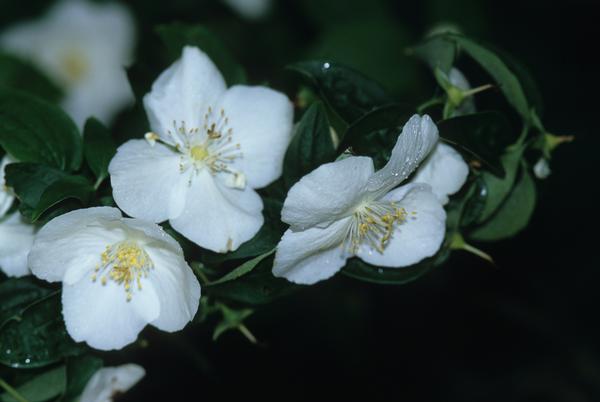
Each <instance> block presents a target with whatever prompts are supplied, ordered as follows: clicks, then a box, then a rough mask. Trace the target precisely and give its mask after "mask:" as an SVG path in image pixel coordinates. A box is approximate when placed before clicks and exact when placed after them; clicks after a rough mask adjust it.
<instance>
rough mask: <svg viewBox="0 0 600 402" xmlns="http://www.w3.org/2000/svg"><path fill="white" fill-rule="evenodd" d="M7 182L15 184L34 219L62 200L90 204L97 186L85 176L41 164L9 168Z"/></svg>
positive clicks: (30, 216)
mask: <svg viewBox="0 0 600 402" xmlns="http://www.w3.org/2000/svg"><path fill="white" fill-rule="evenodd" d="M6 184H7V185H8V186H9V187H12V188H13V190H14V191H15V193H16V194H17V197H19V199H20V200H21V202H22V204H23V205H24V208H22V212H27V214H28V217H29V218H31V220H32V221H36V220H37V219H38V218H39V217H40V216H41V215H42V214H43V213H44V212H45V211H46V210H48V209H49V208H50V207H52V206H54V205H56V204H58V203H59V202H61V201H63V200H66V199H70V198H74V199H77V200H79V201H81V202H82V203H83V204H86V203H87V202H88V200H89V197H90V195H91V194H92V193H93V191H94V189H93V187H92V186H91V185H90V183H89V182H88V181H87V179H86V178H84V177H83V176H74V175H70V174H67V173H65V172H63V171H61V170H58V169H54V168H50V167H48V166H44V165H40V164H37V163H12V164H10V165H8V166H7V167H6Z"/></svg>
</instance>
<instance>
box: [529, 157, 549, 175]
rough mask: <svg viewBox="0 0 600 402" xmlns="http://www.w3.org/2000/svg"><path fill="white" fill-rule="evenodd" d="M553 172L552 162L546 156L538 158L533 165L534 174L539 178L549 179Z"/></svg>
mask: <svg viewBox="0 0 600 402" xmlns="http://www.w3.org/2000/svg"><path fill="white" fill-rule="evenodd" d="M551 173H552V170H550V164H549V163H548V160H547V159H546V158H540V159H538V161H537V162H536V164H535V165H534V166H533V174H535V177H537V178H538V179H542V180H543V179H547V178H548V176H550V174H551Z"/></svg>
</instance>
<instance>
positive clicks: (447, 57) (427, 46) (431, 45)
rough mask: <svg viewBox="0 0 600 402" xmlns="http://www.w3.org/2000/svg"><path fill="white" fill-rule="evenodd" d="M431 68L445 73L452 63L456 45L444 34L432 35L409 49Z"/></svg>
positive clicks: (448, 70)
mask: <svg viewBox="0 0 600 402" xmlns="http://www.w3.org/2000/svg"><path fill="white" fill-rule="evenodd" d="M411 51H412V52H414V54H415V55H416V56H417V57H419V58H420V59H421V60H423V61H425V62H426V63H427V64H428V65H429V67H430V68H431V69H432V70H435V69H436V68H439V69H440V70H442V71H443V72H445V73H446V74H447V73H449V72H450V69H451V68H452V66H453V65H454V60H455V59H456V45H455V44H454V42H453V41H451V40H449V39H448V38H447V37H446V36H444V35H434V36H431V37H429V38H427V39H425V40H424V41H423V42H421V43H420V44H418V45H417V46H415V47H413V48H412V49H411Z"/></svg>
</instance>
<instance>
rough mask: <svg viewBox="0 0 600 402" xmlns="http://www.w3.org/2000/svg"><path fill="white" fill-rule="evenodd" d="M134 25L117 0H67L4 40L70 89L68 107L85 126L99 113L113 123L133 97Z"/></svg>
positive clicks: (2, 41) (12, 30)
mask: <svg viewBox="0 0 600 402" xmlns="http://www.w3.org/2000/svg"><path fill="white" fill-rule="evenodd" d="M134 43H135V40H134V25H133V20H132V18H131V15H130V13H129V12H128V10H127V9H126V8H125V7H123V6H122V5H119V4H117V3H109V4H96V3H93V2H88V1H77V0H71V1H69V0H66V1H62V2H59V3H58V4H57V5H55V6H54V7H53V8H52V9H50V11H49V12H48V14H47V15H45V16H44V17H42V18H41V19H39V20H37V21H31V22H26V23H22V24H19V25H17V26H15V27H12V28H10V29H8V30H7V31H5V32H4V33H3V34H2V36H1V37H0V46H1V47H3V48H4V49H6V50H9V51H11V52H13V53H15V54H16V55H18V56H20V57H23V58H25V59H28V60H30V61H31V62H33V63H35V64H36V65H37V66H38V67H39V68H40V69H41V70H42V71H44V72H45V73H46V74H48V76H49V77H50V78H52V79H53V80H54V81H55V82H56V83H57V84H59V85H60V86H61V87H62V88H63V89H64V91H65V98H64V100H63V107H64V109H65V110H66V111H67V112H68V113H69V114H70V115H71V116H72V117H73V119H74V120H75V122H76V123H77V124H78V125H79V126H80V127H82V126H83V123H84V122H85V120H86V119H87V118H88V117H90V116H92V115H93V116H95V117H97V118H99V119H100V120H102V121H103V122H105V123H109V122H110V120H111V119H112V118H113V117H114V115H115V114H116V113H117V112H118V111H119V110H120V109H122V108H123V107H124V106H126V105H127V104H129V103H131V102H132V101H133V93H132V91H131V88H130V86H129V83H128V81H127V76H126V74H125V70H124V66H125V65H126V64H127V63H128V62H129V61H130V59H131V56H132V53H133V47H134Z"/></svg>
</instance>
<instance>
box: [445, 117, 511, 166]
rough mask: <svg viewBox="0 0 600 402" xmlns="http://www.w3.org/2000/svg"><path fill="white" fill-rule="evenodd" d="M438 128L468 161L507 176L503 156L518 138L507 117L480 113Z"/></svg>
mask: <svg viewBox="0 0 600 402" xmlns="http://www.w3.org/2000/svg"><path fill="white" fill-rule="evenodd" d="M437 126H438V129H439V131H440V137H442V139H444V140H446V141H447V142H449V143H451V144H452V145H454V146H455V147H456V148H457V149H458V151H460V152H461V153H463V155H464V156H465V157H466V158H467V159H471V160H472V159H475V160H478V161H480V162H482V163H483V164H484V165H485V166H486V168H488V169H489V170H490V171H491V172H492V173H493V174H495V175H496V176H499V177H503V176H504V167H503V166H502V161H501V160H500V155H501V154H502V153H503V151H504V149H506V147H507V146H509V145H510V144H512V143H513V142H514V141H515V139H516V135H514V131H513V130H512V128H511V126H510V124H509V122H508V120H507V119H506V117H504V115H502V114H501V113H498V112H481V113H475V114H470V115H465V116H459V117H454V118H451V119H446V120H442V121H440V122H439V123H438V125H437Z"/></svg>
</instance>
